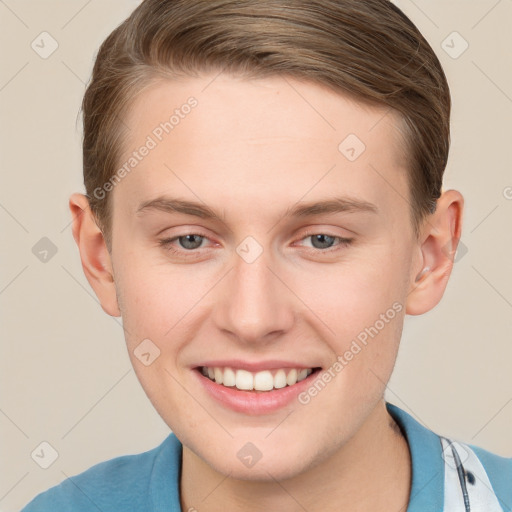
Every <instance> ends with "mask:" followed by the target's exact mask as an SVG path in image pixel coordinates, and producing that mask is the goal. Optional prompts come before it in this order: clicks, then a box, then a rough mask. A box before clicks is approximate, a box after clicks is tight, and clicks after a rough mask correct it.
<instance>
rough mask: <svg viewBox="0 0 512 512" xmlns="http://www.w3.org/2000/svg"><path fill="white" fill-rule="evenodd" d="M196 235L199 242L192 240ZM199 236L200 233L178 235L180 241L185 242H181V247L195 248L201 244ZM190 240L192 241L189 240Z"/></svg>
mask: <svg viewBox="0 0 512 512" xmlns="http://www.w3.org/2000/svg"><path fill="white" fill-rule="evenodd" d="M195 237H197V238H198V239H199V243H197V242H195V243H194V241H193V239H194V238H195ZM200 239H201V236H200V235H185V236H182V237H180V242H183V241H184V242H185V243H182V245H183V247H184V248H185V249H197V248H198V247H199V246H200V245H201V240H200ZM191 240H192V241H191ZM189 243H191V245H192V247H190V246H189Z"/></svg>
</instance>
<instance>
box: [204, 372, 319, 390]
mask: <svg viewBox="0 0 512 512" xmlns="http://www.w3.org/2000/svg"><path fill="white" fill-rule="evenodd" d="M196 370H197V371H199V372H200V373H201V374H202V375H203V376H204V377H206V378H208V379H210V380H211V381H212V382H215V383H216V384H219V385H221V386H223V387H226V388H231V389H237V390H239V391H252V392H269V391H274V390H276V389H282V388H285V387H289V386H293V385H295V384H297V383H298V382H301V381H302V380H304V379H306V378H307V377H309V376H310V375H312V374H314V373H318V372H319V371H320V370H321V368H318V367H315V368H279V369H275V370H263V371H260V372H249V371H247V370H241V369H235V368H230V367H206V366H199V367H197V368H196Z"/></svg>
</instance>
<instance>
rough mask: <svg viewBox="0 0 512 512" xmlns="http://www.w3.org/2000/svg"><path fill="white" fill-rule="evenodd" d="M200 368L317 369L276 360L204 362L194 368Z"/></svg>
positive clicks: (255, 370)
mask: <svg viewBox="0 0 512 512" xmlns="http://www.w3.org/2000/svg"><path fill="white" fill-rule="evenodd" d="M202 366H206V367H208V368H215V367H218V368H225V367H230V368H235V369H237V370H247V371H248V372H259V371H263V370H279V369H280V368H297V369H299V370H300V369H303V368H305V369H308V368H318V366H316V365H305V364H302V363H297V362H294V361H278V360H277V359H273V360H267V361H259V362H250V361H242V360H240V359H229V360H228V359H223V360H217V361H204V362H203V363H201V364H198V365H197V366H196V368H200V367H202Z"/></svg>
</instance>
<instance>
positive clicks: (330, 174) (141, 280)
mask: <svg viewBox="0 0 512 512" xmlns="http://www.w3.org/2000/svg"><path fill="white" fill-rule="evenodd" d="M214 78H215V75H205V76H201V77H195V78H189V79H186V80H185V79H184V80H181V81H177V82H171V81H158V82H155V83H154V84H153V85H152V87H151V88H149V89H147V90H145V91H144V92H143V93H142V94H141V95H140V96H138V98H137V99H136V101H135V102H134V103H133V105H132V107H131V109H130V110H129V112H128V113H127V115H126V118H125V122H126V123H127V125H128V126H129V127H130V131H129V133H128V136H127V139H126V140H125V145H124V148H125V154H124V157H126V158H128V157H129V155H130V153H131V152H132V151H133V150H134V149H135V148H138V147H140V146H141V145H142V144H143V143H144V141H145V140H146V137H147V135H148V134H151V132H152V131H153V130H154V128H155V127H156V126H158V125H159V123H161V122H162V121H164V120H166V119H168V117H169V115H170V114H171V113H172V110H173V109H174V108H179V106H180V105H182V104H184V103H185V102H186V101H187V98H189V97H190V96H194V97H195V98H196V99H197V100H198V106H197V107H195V109H193V110H192V112H191V113H190V114H189V115H188V116H186V117H185V118H184V119H181V120H180V124H179V125H178V126H176V127H175V129H174V130H173V131H172V133H171V134H169V135H168V136H167V137H166V138H164V140H163V141H162V142H161V143H159V144H158V146H157V147H156V148H154V149H153V150H152V151H151V152H150V153H149V155H148V156H146V157H145V158H144V159H143V160H142V161H141V162H140V163H139V164H138V165H137V167H136V168H135V169H134V170H133V171H132V172H131V173H129V174H128V175H127V176H126V177H125V178H124V179H123V180H122V181H121V182H120V183H119V184H117V185H116V186H115V188H114V190H113V191H112V193H111V198H110V199H111V201H112V202H111V207H112V208H113V217H112V248H111V252H109V251H108V249H107V247H106V244H105V241H104V238H103V235H102V233H101V231H100V230H99V229H98V227H97V225H96V223H95V220H94V216H93V215H92V213H91V211H90V209H89V208H88V202H87V199H86V198H85V196H83V195H82V194H73V195H72V196H71V198H70V202H69V204H70V209H71V212H72V214H73V217H74V221H73V236H74V238H75V240H76V243H77V244H78V247H79V249H80V255H81V259H82V264H83V268H84V272H85V275H86V276H87V279H88V281H89V283H90V284H91V286H92V287H93V289H94V291H95V292H96V294H97V296H98V298H99V300H100V302H101V305H102V307H103V309H104V311H105V312H107V313H108V314H109V315H112V316H121V315H122V317H123V324H124V326H125V331H126V343H127V347H128V351H129V354H130V358H131V361H132V364H133V366H134V369H135V371H136V374H137V376H138V378H139V380H140V382H141V384H142V386H143V388H144V390H145V392H146V394H147V395H148V397H149V398H150V400H151V402H152V403H153V405H154V407H155V408H156V410H157V411H158V413H159V414H160V415H161V416H162V418H163V419H164V421H165V422H166V423H167V424H168V425H169V427H170V428H171V429H172V430H173V432H174V433H175V434H176V436H177V437H178V438H179V439H180V441H181V442H182V443H183V465H182V474H181V484H180V488H181V489H180V490H181V504H182V508H183V510H189V508H191V507H194V508H195V509H197V510H201V511H210V512H211V511H221V510H231V511H238V510H240V511H242V510H243V511H260V510H261V511H263V510H283V511H296V510H303V508H304V509H307V510H308V511H310V512H314V511H320V510H322V511H323V512H325V511H331V510H333V511H334V510H336V511H350V512H358V511H370V510H371V511H380V510H382V511H384V510H396V511H399V510H404V511H405V510H406V508H407V503H408V500H409V493H410V485H411V462H410V453H409V449H408V445H407V442H406V440H405V439H404V437H403V436H402V435H400V434H399V432H398V429H397V426H396V424H395V423H394V421H393V420H392V418H391V417H390V415H389V414H388V413H387V410H386V408H385V402H384V391H385V387H386V384H387V382H388V380H389V378H390V376H391V373H392V370H393V366H394V364H395V360H396V356H397V351H398V347H399V343H400V338H401V333H402V327H403V321H404V318H405V315H406V314H410V315H420V314H423V313H425V312H427V311H429V310H431V309H432V308H433V307H434V306H436V304H438V303H439V301H440V300H441V298H442V296H443V293H444V290H445V288H446V285H447V281H448V278H449V276H450V273H451V271H452V266H453V252H452V253H451V254H450V253H449V251H447V250H446V247H448V246H452V247H453V249H455V248H456V246H457V242H458V239H459V238H460V233H461V223H462V211H463V197H462V196H461V194H460V193H459V192H457V191H455V190H448V191H444V192H443V194H442V197H441V198H440V199H439V200H438V206H437V210H436V212H435V213H434V214H433V215H431V216H429V218H428V219H427V221H426V222H425V223H424V225H423V227H422V231H421V236H420V238H419V239H418V240H417V239H416V238H415V237H414V235H413V229H412V224H411V219H410V215H409V203H408V199H407V198H408V197H409V191H408V185H407V181H406V177H407V169H406V168H405V167H404V164H403V158H402V157H403V150H402V147H401V145H400V142H401V138H400V134H399V132H398V120H397V118H396V117H395V116H394V115H393V114H392V113H390V112H389V111H387V109H385V108H377V107H369V106H365V105H363V104H361V103H358V102H354V101H351V100H349V99H348V98H346V97H345V96H342V95H340V94H336V93H334V92H332V91H329V90H327V89H326V88H324V87H322V86H321V85H318V84H313V83H308V82H298V81H296V80H292V79H289V78H288V79H285V78H284V77H272V78H265V79H258V80H246V79H242V78H236V77H232V76H228V75H224V74H222V75H219V76H217V78H215V79H214ZM208 84H209V85H208ZM207 85H208V87H206V86H207ZM351 133H352V134H356V135H357V136H358V137H359V139H360V140H361V141H363V142H364V144H365V146H366V150H365V151H364V152H363V153H362V154H361V155H360V156H359V157H358V158H357V159H356V160H355V161H353V162H351V161H349V160H348V159H347V158H346V157H345V156H344V155H343V154H342V153H341V152H340V151H339V150H338V146H339V144H340V143H341V142H342V141H343V140H344V139H345V137H346V136H347V135H348V134H351ZM124 161H125V159H124V158H123V162H124ZM162 195H172V196H173V197H177V198H180V199H185V200H191V201H198V202H201V203H203V204H206V205H208V207H210V208H211V209H213V210H214V211H215V212H217V214H218V216H219V217H220V219H218V220H212V219H201V218H199V217H194V216H189V215H184V214H181V213H180V214H176V213H174V214H173V213H169V212H164V211H159V210H151V211H147V212H146V213H144V214H137V213H136V211H137V208H138V207H139V205H140V204H141V203H142V202H143V201H146V200H151V199H154V198H156V197H159V196H162ZM335 196H350V197H357V198H359V199H362V200H365V201H368V202H371V203H373V204H374V205H376V206H377V207H378V210H379V211H378V214H373V213H368V212H350V213H347V212H343V213H330V214H322V215H318V216H312V217H307V218H286V217H285V216H284V214H285V212H286V210H287V209H288V208H290V207H293V206H295V205H296V203H298V202H300V203H303V202H310V201H312V202H316V201H321V200H325V199H330V198H333V197H335ZM311 230H312V231H311ZM197 232H199V234H201V235H204V236H205V237H206V238H204V239H201V238H199V241H197V240H196V242H197V243H196V246H197V245H199V244H200V242H201V240H203V242H202V244H201V245H200V247H199V248H196V249H193V250H192V251H191V250H190V249H187V247H190V244H189V245H188V246H187V245H184V244H186V242H187V240H185V241H183V239H181V244H180V240H176V241H174V242H173V243H172V247H174V248H175V249H176V250H177V251H179V255H176V254H173V253H171V252H169V248H168V247H167V248H166V247H162V246H160V245H159V243H158V242H159V240H161V239H164V238H170V237H176V236H185V235H187V234H194V233H197ZM313 234H327V235H330V236H332V237H345V238H353V242H352V244H351V245H348V246H340V245H339V242H338V239H337V238H334V239H331V241H330V245H329V242H327V243H325V242H324V245H323V246H322V245H318V244H317V245H313V240H312V237H311V235H313ZM308 235H309V236H308ZM247 236H251V237H253V238H254V239H255V240H256V241H257V242H258V243H259V244H260V246H261V248H262V250H263V252H262V254H261V255H260V256H259V257H258V258H257V259H256V260H255V261H254V262H252V263H247V262H246V261H245V260H244V259H243V258H241V257H240V256H239V255H238V253H237V252H236V248H237V246H238V245H239V244H240V243H241V242H242V241H243V240H244V239H245V238H246V237H247ZM450 244H451V245H450ZM318 247H320V248H318ZM322 247H326V248H322ZM329 247H332V249H337V250H334V251H333V250H332V249H331V252H330V253H329V254H327V253H326V251H328V250H329ZM425 267H430V269H431V270H430V271H429V272H427V273H426V274H425V275H423V277H422V278H421V279H420V280H419V281H418V282H415V279H416V276H417V275H418V274H419V273H420V272H421V270H422V269H424V268H425ZM395 302H397V303H399V304H400V305H402V310H401V312H399V313H398V314H396V316H395V317H394V319H393V320H390V321H389V322H388V323H386V325H385V327H384V328H383V329H381V330H380V331H379V333H378V335H377V336H375V337H374V338H373V339H371V340H370V341H369V342H368V344H367V346H365V347H364V349H363V350H361V352H359V353H358V354H357V356H356V357H354V358H353V359H352V360H351V361H350V362H349V363H348V364H347V365H346V366H345V367H344V368H343V371H341V372H339V373H337V374H336V377H335V378H334V379H332V380H331V382H330V383H329V384H328V385H327V386H326V387H325V389H323V390H322V391H321V392H320V393H318V395H317V396H315V397H314V399H312V400H311V401H310V402H309V403H308V404H306V405H303V404H300V403H298V402H297V401H293V402H292V403H291V405H290V406H287V407H284V408H282V409H281V410H279V411H277V412H275V413H272V414H266V415H259V416H258V415H245V414H242V413H237V412H234V411H231V410H228V409H226V408H225V407H224V406H222V405H219V404H218V403H217V402H214V401H213V399H212V398H210V397H209V396H208V395H207V394H206V393H205V391H204V390H203V389H202V387H201V386H199V384H198V382H197V378H196V376H195V375H193V373H192V372H193V371H194V370H192V368H193V367H194V366H197V365H199V364H201V362H203V361H206V360H208V359H223V358H240V359H242V360H248V361H261V360H268V359H280V360H292V361H296V362H299V363H301V364H304V365H305V366H310V367H317V366H319V367H322V368H324V369H327V368H329V367H330V366H331V365H332V364H333V363H334V362H335V361H336V357H337V355H342V354H344V353H345V351H346V350H348V349H349V347H350V344H351V342H352V340H354V339H355V337H356V336H357V335H358V334H359V333H360V332H361V331H363V330H364V329H365V327H369V326H371V325H374V324H375V322H376V320H378V319H379V318H380V315H381V314H383V313H385V312H386V311H387V310H389V309H390V308H391V306H392V304H393V303H395ZM146 338H149V339H150V340H152V342H153V343H154V344H155V345H156V346H158V348H159V349H160V356H159V357H158V358H157V359H156V360H155V361H154V362H153V363H152V364H151V365H149V366H144V365H143V364H141V362H140V361H139V360H138V359H137V358H136V357H135V355H134V350H135V348H136V347H137V346H138V345H139V343H140V342H141V341H142V340H143V339H146ZM247 442H252V443H253V444H254V445H256V447H257V448H258V449H259V451H260V452H261V453H262V457H261V459H260V460H259V461H258V462H257V464H255V465H254V466H252V467H250V468H248V467H246V466H244V465H243V464H242V463H241V462H240V460H239V459H238V457H237V452H238V450H240V448H241V447H242V446H244V445H245V444H246V443H247ZM369 490H371V492H369Z"/></svg>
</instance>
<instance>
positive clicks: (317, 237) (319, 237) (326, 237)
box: [311, 234, 334, 249]
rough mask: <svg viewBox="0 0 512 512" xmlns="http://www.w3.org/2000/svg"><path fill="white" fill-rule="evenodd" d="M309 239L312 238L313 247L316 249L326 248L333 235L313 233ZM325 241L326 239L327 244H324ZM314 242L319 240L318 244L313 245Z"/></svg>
mask: <svg viewBox="0 0 512 512" xmlns="http://www.w3.org/2000/svg"><path fill="white" fill-rule="evenodd" d="M311 239H312V243H313V247H315V248H316V249H325V248H328V247H330V245H331V244H332V243H333V242H334V237H332V236H329V235H322V234H320V235H313V236H312V237H311ZM326 241H327V245H325V243H326ZM316 242H320V246H317V245H315V243H316Z"/></svg>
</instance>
